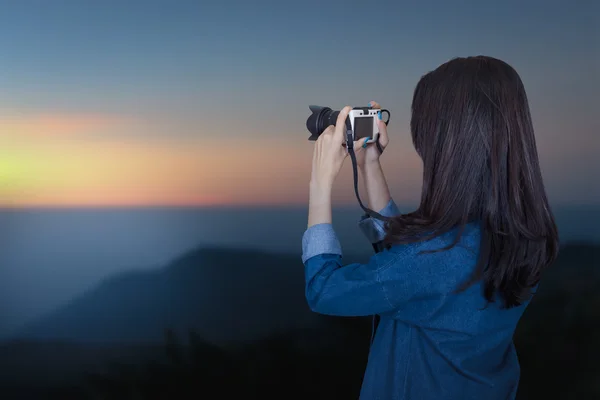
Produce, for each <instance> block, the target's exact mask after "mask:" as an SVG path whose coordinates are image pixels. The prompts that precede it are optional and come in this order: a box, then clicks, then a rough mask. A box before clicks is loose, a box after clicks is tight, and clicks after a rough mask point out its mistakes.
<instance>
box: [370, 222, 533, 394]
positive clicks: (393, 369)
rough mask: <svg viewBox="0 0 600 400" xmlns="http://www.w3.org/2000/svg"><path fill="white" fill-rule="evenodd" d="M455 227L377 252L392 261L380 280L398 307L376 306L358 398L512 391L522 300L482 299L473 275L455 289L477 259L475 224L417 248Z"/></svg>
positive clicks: (515, 384)
mask: <svg viewBox="0 0 600 400" xmlns="http://www.w3.org/2000/svg"><path fill="white" fill-rule="evenodd" d="M456 231H457V230H456V229H455V230H453V231H451V232H449V233H447V234H445V235H442V236H440V237H437V238H435V239H433V240H430V241H427V242H421V243H415V244H408V245H400V246H394V247H392V248H391V249H390V250H388V251H386V252H385V253H382V255H381V256H382V257H383V258H385V259H386V261H383V260H382V262H387V259H390V260H392V261H390V262H391V264H389V267H386V269H385V270H382V271H381V281H382V282H383V283H384V287H385V290H386V293H387V295H388V297H389V300H390V302H391V303H392V304H396V305H397V307H396V308H395V309H394V310H391V311H388V312H386V313H383V314H381V320H380V323H379V326H378V328H377V333H376V335H375V339H374V342H373V346H372V349H371V354H370V356H369V364H368V366H367V370H366V373H365V378H364V382H363V387H362V394H361V398H366V399H376V398H382V399H384V398H385V399H422V400H428V399H432V400H433V399H435V400H438V399H448V398H451V399H454V398H456V399H458V398H460V399H471V398H472V399H486V400H493V399H509V398H513V397H514V395H515V394H516V390H517V387H518V382H519V363H518V360H517V356H516V353H515V349H514V346H513V342H512V336H513V332H514V330H515V328H516V325H517V322H518V320H519V318H520V317H521V315H522V313H523V311H524V309H525V307H526V305H525V304H524V305H522V306H519V307H513V308H511V309H509V310H506V309H502V308H501V307H500V304H501V303H498V302H496V303H490V304H487V302H486V300H485V298H484V297H483V295H482V293H483V288H482V285H481V284H480V283H479V284H476V285H473V286H471V287H469V288H468V289H467V290H465V291H463V292H460V293H455V292H456V288H457V287H458V286H459V285H460V284H461V283H462V282H464V281H465V280H467V279H468V278H469V276H470V274H471V273H472V271H473V268H474V267H475V264H476V263H477V255H478V247H479V240H480V232H479V228H478V227H477V226H476V225H474V224H472V225H469V226H468V227H467V229H466V230H465V232H464V233H463V235H462V237H461V239H460V242H459V243H458V244H457V245H456V246H454V247H453V248H452V249H450V250H447V251H443V252H434V253H425V254H419V252H421V251H427V250H436V249H440V248H443V247H445V246H447V245H448V244H450V243H452V242H453V240H454V236H455V235H456ZM382 388H386V389H385V391H384V392H382V390H381V389H382ZM384 393H385V394H384Z"/></svg>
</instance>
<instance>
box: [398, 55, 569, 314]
mask: <svg viewBox="0 0 600 400" xmlns="http://www.w3.org/2000/svg"><path fill="white" fill-rule="evenodd" d="M410 127H411V133H412V139H413V143H414V146H415V149H416V151H417V153H418V154H419V156H420V157H421V159H422V161H423V188H422V194H421V203H420V206H419V209H418V210H417V211H415V212H414V213H411V214H407V215H403V216H400V217H398V218H396V219H395V220H393V221H392V222H391V223H389V225H388V237H387V241H388V243H398V242H400V243H402V242H410V241H414V240H416V239H414V238H415V237H416V236H420V235H422V234H423V233H426V232H436V234H441V233H444V232H446V231H448V230H450V229H452V228H454V227H456V226H464V225H465V224H466V223H468V222H472V221H479V222H480V223H481V226H482V243H481V245H482V246H481V249H480V262H479V265H478V267H477V269H476V271H475V273H474V276H473V279H472V280H471V281H469V282H468V283H467V285H466V286H468V285H469V284H471V283H473V282H474V281H476V280H479V279H483V280H484V284H485V295H486V297H487V298H488V300H490V301H493V300H494V297H495V296H496V295H497V294H499V295H501V296H502V297H503V299H504V301H505V304H506V305H507V306H509V307H510V306H514V305H518V304H520V303H521V302H522V301H523V300H526V299H527V298H528V297H529V294H530V288H531V287H532V286H534V285H535V284H536V283H537V282H538V281H539V278H540V273H541V271H542V269H543V268H544V267H546V266H547V265H548V264H550V263H551V262H552V261H553V260H554V258H555V257H556V255H557V252H558V233H557V230H556V226H555V223H554V218H553V216H552V213H551V210H550V207H549V205H548V201H547V198H546V193H545V190H544V185H543V181H542V175H541V171H540V167H539V162H538V155H537V150H536V143H535V137H534V132H533V125H532V122H531V115H530V111H529V105H528V102H527V96H526V94H525V89H524V87H523V83H522V81H521V79H520V77H519V75H518V74H517V72H516V71H515V70H514V69H513V68H512V67H511V66H510V65H508V64H506V63H505V62H503V61H500V60H498V59H495V58H491V57H484V56H478V57H468V58H455V59H453V60H451V61H448V62H447V63H445V64H442V65H441V66H439V67H438V68H437V69H435V70H434V71H431V72H429V73H428V74H426V75H425V76H423V77H422V78H421V80H420V81H419V83H418V84H417V87H416V89H415V92H414V96H413V103H412V118H411V123H410ZM456 240H458V237H457V239H456Z"/></svg>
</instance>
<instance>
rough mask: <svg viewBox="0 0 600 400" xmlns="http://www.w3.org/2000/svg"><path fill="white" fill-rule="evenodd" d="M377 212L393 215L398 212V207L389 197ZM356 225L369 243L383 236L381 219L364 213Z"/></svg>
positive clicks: (383, 223)
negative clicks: (386, 202) (387, 201)
mask: <svg viewBox="0 0 600 400" xmlns="http://www.w3.org/2000/svg"><path fill="white" fill-rule="evenodd" d="M378 213H379V214H381V215H383V216H384V217H394V216H396V215H398V214H400V209H399V208H398V206H397V205H396V203H395V202H394V200H393V199H390V201H389V203H388V204H387V205H386V206H385V207H384V208H383V210H380V211H379V212H378ZM358 226H359V228H360V230H361V231H362V233H363V234H364V235H365V236H366V237H367V239H369V241H370V242H371V243H378V242H381V241H382V240H383V239H384V238H385V222H383V221H381V220H378V219H375V218H372V217H369V216H368V215H364V216H363V217H362V219H361V220H360V221H359V223H358Z"/></svg>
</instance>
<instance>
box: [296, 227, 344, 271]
mask: <svg viewBox="0 0 600 400" xmlns="http://www.w3.org/2000/svg"><path fill="white" fill-rule="evenodd" d="M320 254H335V255H339V256H341V255H342V246H341V245H340V241H339V240H338V237H337V235H336V234H335V231H334V230H333V226H332V225H331V224H317V225H313V226H311V227H310V228H308V229H307V230H306V231H305V232H304V235H303V236H302V262H303V263H306V260H308V259H309V258H311V257H314V256H317V255H320Z"/></svg>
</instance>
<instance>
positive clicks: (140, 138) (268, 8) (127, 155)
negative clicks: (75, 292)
mask: <svg viewBox="0 0 600 400" xmlns="http://www.w3.org/2000/svg"><path fill="white" fill-rule="evenodd" d="M598 26H600V9H599V6H598V4H597V2H595V1H593V0H579V1H569V2H567V1H523V0H521V1H513V0H510V1H503V2H499V1H452V2H446V1H420V2H406V1H377V2H364V1H362V2H358V1H348V0H347V1H313V0H308V1H294V2H292V1H252V2H248V1H218V2H217V1H213V2H202V1H185V0H179V1H166V0H165V1H151V0H145V1H139V0H128V1H123V0H118V1H115V0H103V1H91V0H71V1H67V0H53V1H47V0H37V1H33V0H4V1H3V2H2V12H1V13H0V54H2V62H1V63H0V207H73V206H157V205H159V206H164V205H168V206H179V205H185V206H190V205H191V206H206V205H265V204H279V205H296V204H297V205H300V204H305V203H306V201H307V198H308V182H309V179H310V164H311V154H312V147H313V144H312V142H309V141H308V140H307V138H308V136H309V134H308V132H307V130H306V126H305V121H306V118H307V117H308V105H309V104H319V105H326V106H330V107H332V108H335V109H340V108H342V107H343V106H345V105H353V106H359V105H366V104H367V103H368V102H369V101H370V100H376V101H378V102H380V103H381V104H382V105H383V106H384V107H385V108H388V109H389V110H390V111H391V113H392V120H391V123H390V127H389V132H390V136H391V144H390V150H388V151H386V154H385V156H384V157H383V161H382V162H383V165H384V168H385V170H386V173H387V177H388V180H389V183H390V186H391V190H392V194H393V196H394V197H395V199H396V200H397V201H399V202H403V203H414V202H417V201H418V198H419V195H420V186H421V163H420V160H419V158H418V157H417V155H416V153H415V152H414V149H413V146H412V143H411V140H410V134H409V121H410V120H409V110H410V100H411V97H412V91H413V89H414V87H415V85H416V83H417V81H418V79H419V78H420V77H421V76H422V75H423V74H425V73H426V72H428V71H430V70H432V69H434V68H436V67H437V66H438V65H439V64H441V63H443V62H445V61H447V60H449V59H451V58H453V57H456V56H469V55H479V54H483V55H489V56H493V57H497V58H501V59H503V60H505V61H506V62H508V63H509V64H511V65H512V66H513V67H514V68H515V69H516V70H517V71H518V73H519V74H520V75H521V77H522V79H523V81H524V83H525V87H526V90H527V92H528V96H529V101H530V106H531V111H532V116H533V120H534V127H535V129H536V137H537V143H538V150H539V154H540V160H541V165H542V171H543V174H544V179H545V184H546V188H547V190H548V194H549V196H550V201H551V202H552V203H555V204H568V205H578V204H595V205H598V204H600V185H598V184H597V183H596V184H594V183H593V182H594V181H596V182H597V175H598V171H600V161H599V160H600V157H598V154H600V138H599V136H598V133H599V132H600V129H599V128H600V123H599V117H598V111H599V110H598V108H599V104H600V102H599V101H598V100H597V93H598V92H599V90H600V82H599V80H600V79H599V78H598V71H599V70H600V68H599V67H600V61H599V59H600V56H599V40H600V33H599V28H598ZM334 201H335V202H336V204H354V203H355V199H354V193H353V189H352V185H351V169H350V162H349V160H348V162H346V165H345V166H344V170H343V172H342V174H341V176H340V177H339V178H338V180H337V181H336V185H335V190H334Z"/></svg>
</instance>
